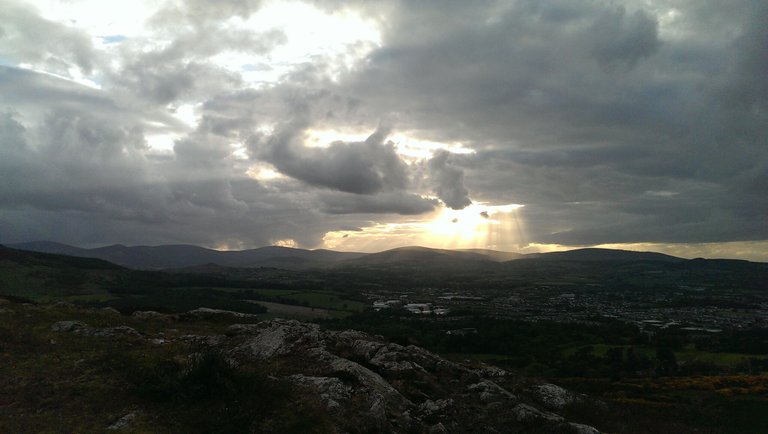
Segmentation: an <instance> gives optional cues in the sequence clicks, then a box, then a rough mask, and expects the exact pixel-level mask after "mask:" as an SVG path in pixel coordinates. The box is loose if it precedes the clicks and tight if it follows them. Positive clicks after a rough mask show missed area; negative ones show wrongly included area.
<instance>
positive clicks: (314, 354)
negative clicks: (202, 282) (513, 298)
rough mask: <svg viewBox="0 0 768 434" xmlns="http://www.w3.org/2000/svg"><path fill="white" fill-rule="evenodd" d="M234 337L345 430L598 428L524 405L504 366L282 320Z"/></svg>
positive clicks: (235, 352)
mask: <svg viewBox="0 0 768 434" xmlns="http://www.w3.org/2000/svg"><path fill="white" fill-rule="evenodd" d="M227 337H228V338H227V339H226V341H224V342H222V343H221V348H222V350H223V351H225V352H226V354H227V355H228V356H229V357H231V358H232V359H233V360H234V361H236V363H238V364H241V365H242V364H248V363H268V364H269V366H271V367H273V369H274V373H275V375H279V376H282V377H284V378H287V379H288V380H290V381H291V382H292V383H293V384H294V385H295V386H296V387H299V388H303V389H306V390H307V391H309V392H311V393H316V394H318V395H319V396H320V399H321V401H322V402H323V404H324V405H325V406H326V407H327V409H328V411H329V412H331V413H333V414H334V415H335V416H336V417H335V420H338V421H339V425H340V426H339V429H340V431H341V432H461V433H465V432H466V433H469V432H493V431H496V432H515V431H519V430H529V429H530V428H531V427H536V429H535V430H539V429H541V430H543V431H544V432H553V433H555V432H577V430H578V431H580V432H597V431H596V430H594V429H593V428H591V427H587V426H581V425H577V424H571V423H569V422H568V421H566V420H565V419H564V418H563V417H562V416H560V415H558V414H556V413H553V412H552V411H549V410H547V409H540V408H538V407H536V403H534V402H522V401H521V398H519V397H518V396H517V395H516V394H514V393H512V392H511V391H510V390H507V389H506V388H505V387H503V386H502V385H500V384H499V383H498V382H497V381H496V380H497V379H499V378H503V377H505V376H506V375H508V374H507V373H506V372H505V371H503V370H501V369H499V368H489V367H483V368H481V369H476V368H470V367H466V366H463V365H460V364H457V363H453V362H450V361H447V360H445V359H443V358H441V357H439V356H437V355H435V354H433V353H430V352H429V351H426V350H424V349H422V348H419V347H415V346H402V345H398V344H394V343H390V342H386V341H384V340H383V339H382V338H378V337H374V336H370V335H368V334H365V333H362V332H358V331H352V330H347V331H331V330H325V329H322V328H320V327H319V326H317V325H316V324H307V323H301V322H298V321H290V320H281V319H276V320H272V321H265V322H261V323H258V324H237V325H233V326H230V327H229V329H228V330H227ZM547 408H549V407H547ZM586 429H592V430H594V431H585V430H586Z"/></svg>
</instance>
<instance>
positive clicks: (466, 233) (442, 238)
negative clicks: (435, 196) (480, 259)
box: [428, 203, 523, 249]
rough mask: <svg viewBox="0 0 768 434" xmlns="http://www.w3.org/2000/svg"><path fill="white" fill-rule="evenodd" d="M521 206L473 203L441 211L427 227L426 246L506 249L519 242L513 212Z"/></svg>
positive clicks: (520, 230) (516, 217)
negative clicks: (427, 242)
mask: <svg viewBox="0 0 768 434" xmlns="http://www.w3.org/2000/svg"><path fill="white" fill-rule="evenodd" d="M522 206H523V205H518V204H507V205H488V204H484V203H473V204H471V205H469V206H468V207H466V208H464V209H461V210H453V209H449V208H444V209H443V210H442V212H441V213H440V215H439V216H438V217H437V218H435V219H434V220H433V221H432V222H430V223H429V225H428V228H429V235H428V236H429V244H431V245H433V246H435V247H445V248H490V249H502V248H508V246H509V245H510V244H512V243H513V242H514V243H520V242H522V241H523V240H522V239H521V238H523V229H522V225H521V223H520V220H519V218H518V216H517V212H516V211H517V210H518V209H519V208H521V207H522ZM505 246H507V247H505Z"/></svg>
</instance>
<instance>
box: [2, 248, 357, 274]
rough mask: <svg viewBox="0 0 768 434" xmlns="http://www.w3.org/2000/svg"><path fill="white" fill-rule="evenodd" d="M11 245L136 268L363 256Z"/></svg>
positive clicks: (303, 262)
mask: <svg viewBox="0 0 768 434" xmlns="http://www.w3.org/2000/svg"><path fill="white" fill-rule="evenodd" d="M9 247H12V248H15V249H22V250H30V251H36V252H43V253H57V254H64V255H71V256H79V257H88V258H99V259H103V260H106V261H110V262H113V263H115V264H118V265H122V266H124V267H129V268H137V269H150V270H158V269H166V268H184V267H193V266H197V265H204V264H218V265H221V266H225V267H269V266H278V267H284V268H297V267H298V268H302V267H306V266H320V265H323V264H328V263H333V262H338V261H342V260H345V259H351V258H356V257H359V256H361V255H362V254H360V253H354V252H334V251H331V250H322V249H320V250H304V249H293V248H288V247H278V246H267V247H261V248H258V249H250V250H240V251H219V250H213V249H206V248H204V247H198V246H191V245H162V246H133V247H127V246H123V245H121V244H115V245H112V246H105V247H99V248H94V249H81V248H78V247H73V246H68V245H66V244H59V243H51V242H33V243H22V244H12V245H10V246H9Z"/></svg>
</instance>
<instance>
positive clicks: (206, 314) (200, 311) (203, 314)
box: [182, 307, 259, 319]
mask: <svg viewBox="0 0 768 434" xmlns="http://www.w3.org/2000/svg"><path fill="white" fill-rule="evenodd" d="M182 316H183V317H185V318H192V319H213V318H240V319H246V318H247V319H253V318H258V317H259V316H258V315H253V314H249V313H242V312H234V311H231V310H222V309H211V308H209V307H200V308H197V309H193V310H190V311H188V312H186V313H184V314H183V315H182Z"/></svg>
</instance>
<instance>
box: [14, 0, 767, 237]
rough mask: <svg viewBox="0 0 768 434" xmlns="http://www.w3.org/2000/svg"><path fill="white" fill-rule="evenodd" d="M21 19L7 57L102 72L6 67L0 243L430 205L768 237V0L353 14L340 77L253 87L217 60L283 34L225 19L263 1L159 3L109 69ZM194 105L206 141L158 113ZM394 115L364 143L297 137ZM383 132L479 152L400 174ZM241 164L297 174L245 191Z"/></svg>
mask: <svg viewBox="0 0 768 434" xmlns="http://www.w3.org/2000/svg"><path fill="white" fill-rule="evenodd" d="M314 3H315V4H318V5H320V6H321V7H322V8H323V10H325V11H328V12H333V11H338V10H339V9H340V8H341V6H340V5H339V3H338V2H335V1H324V0H323V1H318V2H314ZM10 5H11V7H9V8H4V9H3V10H2V11H0V23H2V24H0V29H1V30H0V52H2V53H3V55H2V56H1V57H3V58H4V59H5V60H7V58H9V57H10V58H11V62H29V63H35V64H38V65H43V66H44V67H45V69H46V70H47V71H49V72H55V73H57V74H60V75H64V76H67V75H68V74H69V72H68V71H70V69H72V68H76V69H78V70H80V71H82V72H87V71H98V74H96V75H95V76H98V77H99V78H101V79H103V83H100V84H102V85H103V90H102V91H96V90H93V89H87V88H84V87H82V86H78V85H75V84H73V83H71V82H67V81H64V80H59V79H56V78H52V77H46V76H42V75H40V74H34V73H31V72H28V71H21V70H18V69H9V68H1V69H0V108H3V109H4V111H3V112H2V113H3V114H2V116H0V141H1V142H0V145H1V147H0V152H2V153H3V155H2V161H0V167H2V170H1V171H0V181H2V184H1V185H0V203H1V204H2V208H3V214H2V218H0V231H2V234H1V235H3V237H2V239H3V240H4V239H7V238H8V237H9V235H8V233H9V231H11V230H13V231H15V232H17V234H16V235H14V236H15V237H16V238H15V240H18V241H26V240H28V239H33V238H38V239H39V238H52V239H61V240H63V239H62V238H61V237H57V236H56V234H57V233H59V232H60V231H58V229H57V228H62V227H66V228H68V229H67V233H70V234H72V235H71V239H68V240H64V241H70V242H74V243H77V240H78V239H81V240H86V241H87V242H92V243H99V242H101V241H106V240H107V237H106V236H105V235H104V234H111V235H110V237H111V238H110V239H109V241H122V242H128V243H131V242H147V243H153V244H156V243H160V242H195V243H201V244H207V245H215V244H217V243H228V244H231V245H233V246H237V245H246V246H253V245H259V244H266V243H270V242H273V241H276V240H280V239H288V238H291V239H294V240H296V241H297V242H299V243H300V244H301V245H304V246H314V245H317V244H318V243H319V242H320V241H321V240H322V237H323V235H324V233H325V232H326V231H332V230H338V229H339V228H344V227H350V228H365V227H368V226H372V225H374V224H377V223H381V222H386V221H396V219H397V216H396V215H397V214H401V215H413V214H420V213H427V212H429V211H431V210H433V209H435V207H436V202H435V201H434V200H431V199H426V198H425V196H426V195H429V194H431V193H433V194H436V195H437V196H438V197H439V199H440V200H441V201H442V202H443V203H444V204H445V205H446V206H448V207H451V208H454V209H461V208H463V207H466V206H467V205H469V204H470V203H472V201H473V200H474V201H475V202H478V203H489V204H491V205H494V204H506V203H519V204H524V205H525V207H523V208H521V209H519V211H518V214H519V216H520V218H521V220H523V221H524V222H525V228H526V237H527V238H526V240H525V242H537V243H560V244H568V245H593V244H597V243H619V242H679V243H686V242H721V241H733V240H765V239H768V224H766V220H765V218H766V215H768V196H766V195H765V191H766V190H767V189H768V138H767V134H766V131H768V116H766V109H767V107H766V101H768V78H767V77H768V75H766V73H765V71H766V70H768V64H767V63H766V62H768V60H766V59H768V56H766V54H765V53H766V50H765V47H766V46H767V45H766V44H768V33H767V31H766V29H768V6H766V5H765V2H760V1H749V0H743V1H734V2H718V1H714V0H712V1H709V0H674V1H671V2H656V1H647V2H615V1H599V0H582V1H571V0H568V1H566V0H549V1H540V0H518V1H512V2H507V1H498V2H495V1H479V2H465V1H419V2H410V1H402V2H387V3H386V4H379V3H371V2H357V3H350V2H344V4H343V7H345V8H348V9H349V10H353V11H354V10H360V11H362V13H364V14H366V16H367V17H368V18H370V19H371V20H373V21H375V22H377V23H379V24H380V28H379V30H380V31H381V41H380V44H379V45H377V46H376V47H375V48H374V49H373V50H372V51H371V52H370V53H369V54H368V55H367V56H366V57H365V58H364V59H362V60H360V61H358V62H353V63H350V64H343V65H344V66H340V65H342V64H341V63H339V61H338V60H339V58H337V57H334V56H332V55H319V54H318V55H314V56H312V57H307V60H306V62H305V63H303V64H298V65H294V66H293V67H292V68H290V70H289V71H288V72H287V73H286V74H284V75H282V76H281V77H279V79H278V80H277V81H275V82H272V83H266V84H265V83H261V84H259V85H258V86H251V85H250V84H249V83H247V82H246V81H245V80H244V78H243V77H242V75H241V72H242V71H236V70H228V69H225V68H224V67H223V66H221V65H216V64H215V63H214V62H213V61H212V59H214V58H215V57H216V56H217V55H218V54H219V53H222V52H229V53H231V52H236V53H240V54H243V53H245V54H250V55H253V56H258V55H269V53H271V52H272V51H271V50H273V49H274V48H275V47H278V46H280V45H281V44H283V43H285V42H286V41H287V39H286V38H287V36H286V35H285V34H283V33H282V32H281V31H280V30H279V29H269V28H263V29H241V30H235V29H234V28H232V27H230V26H229V24H228V23H231V22H235V21H238V20H242V19H246V18H247V17H249V16H252V15H253V14H254V13H255V12H256V11H257V10H258V8H259V6H260V5H259V2H250V1H238V0H229V1H225V2H209V1H202V0H195V1H192V2H171V3H168V4H166V5H165V6H163V8H161V10H160V11H159V12H158V13H157V14H156V15H155V16H154V17H153V18H152V20H151V27H152V29H153V32H154V34H152V38H156V40H155V39H152V40H149V39H146V38H148V37H144V36H140V37H136V38H128V39H126V40H125V41H123V42H121V43H120V44H119V46H118V47H116V48H115V49H114V50H113V51H111V52H110V54H109V56H112V57H111V58H109V59H105V58H104V56H107V54H105V52H99V53H98V54H94V48H93V46H92V45H91V43H90V41H91V39H90V38H89V37H88V35H85V34H83V33H78V31H77V30H76V29H74V28H73V27H69V26H65V25H62V24H59V23H53V22H50V21H47V20H45V19H43V18H40V17H39V15H38V14H37V13H36V12H34V11H33V10H31V9H29V8H27V7H26V6H19V4H18V3H11V4H10ZM230 18H234V19H233V20H230ZM238 22H239V21H238ZM40 35H46V37H45V39H43V38H42V36H40ZM50 35H53V36H50ZM142 38H145V39H142ZM149 42H153V44H149ZM154 42H157V43H154ZM145 43H146V44H145ZM100 56H101V57H100ZM340 56H341V57H343V55H340ZM267 57H268V56H267ZM108 60H114V64H113V63H112V62H109V61H108ZM261 61H264V59H263V58H262V59H261ZM192 103H201V105H199V106H198V107H199V110H198V114H199V115H200V123H199V125H197V126H195V127H189V126H185V125H183V124H181V123H180V122H179V121H177V120H175V119H174V118H173V117H172V116H171V115H170V113H169V112H168V108H167V107H178V106H179V105H182V104H192ZM6 108H8V109H9V110H5V109H6ZM388 119H393V120H394V122H392V125H395V126H394V127H392V128H393V130H392V131H390V129H389V128H386V127H380V128H379V129H378V130H377V131H376V132H374V134H372V135H371V136H370V137H369V138H368V139H367V140H364V141H360V142H333V143H325V144H321V145H324V146H323V147H310V146H307V144H306V143H305V140H306V139H307V135H308V134H309V133H311V132H312V131H313V130H333V129H340V130H349V129H353V130H355V131H360V130H362V129H365V128H367V129H369V130H370V129H373V128H374V127H375V126H376V125H378V124H380V123H381V125H389V122H388V121H387V120H388ZM382 120H385V121H384V122H382ZM153 121H154V122H156V123H153ZM392 132H395V133H403V134H408V135H410V136H412V137H414V138H418V139H424V140H431V141H435V142H443V143H446V144H447V145H452V144H454V143H456V142H459V143H461V145H462V146H463V147H465V148H471V149H473V150H474V151H475V153H474V154H451V153H449V152H447V151H436V152H435V153H434V155H433V156H432V157H430V158H426V159H423V160H419V161H413V160H405V157H402V156H401V155H400V154H398V148H397V144H394V143H392V142H390V141H389V140H390V139H388V136H391V135H393V134H391V133H392ZM157 133H174V134H176V136H177V137H178V139H177V140H176V141H175V143H174V148H173V153H172V154H170V153H169V154H167V155H159V154H157V153H153V152H150V151H148V150H147V144H146V138H147V137H148V136H150V135H151V134H157ZM233 144H235V145H238V146H239V145H247V147H248V154H249V155H248V157H249V158H248V159H245V158H244V156H243V155H240V156H238V157H236V156H234V155H233V150H234V149H235V148H233ZM406 161H408V162H407V163H406ZM251 165H257V166H259V167H261V166H262V165H266V167H271V168H274V169H275V170H276V171H277V172H279V173H280V174H282V175H284V177H281V178H277V179H275V180H272V181H264V180H261V181H256V180H254V179H250V178H249V177H247V176H246V175H245V173H246V171H248V170H249V168H250V167H251ZM470 197H471V199H470ZM437 206H439V205H437ZM375 214H379V217H378V218H374V215H375ZM389 219H391V220H389ZM374 220H375V221H374ZM80 221H88V222H89V223H88V225H87V227H86V226H83V225H82V224H81V223H78V222H80ZM149 222H152V224H149ZM238 243H240V244H238Z"/></svg>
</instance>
